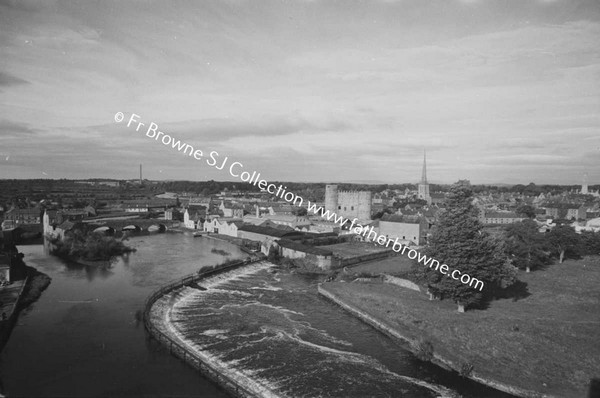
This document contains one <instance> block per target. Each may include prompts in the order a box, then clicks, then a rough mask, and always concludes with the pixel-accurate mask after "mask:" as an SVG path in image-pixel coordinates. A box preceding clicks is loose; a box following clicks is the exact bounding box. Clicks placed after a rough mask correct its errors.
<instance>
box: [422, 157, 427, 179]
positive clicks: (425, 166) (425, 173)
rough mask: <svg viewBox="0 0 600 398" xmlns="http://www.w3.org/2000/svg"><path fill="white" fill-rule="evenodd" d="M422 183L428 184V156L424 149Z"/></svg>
mask: <svg viewBox="0 0 600 398" xmlns="http://www.w3.org/2000/svg"><path fill="white" fill-rule="evenodd" d="M421 184H427V157H426V153H425V150H424V149H423V174H422V175H421Z"/></svg>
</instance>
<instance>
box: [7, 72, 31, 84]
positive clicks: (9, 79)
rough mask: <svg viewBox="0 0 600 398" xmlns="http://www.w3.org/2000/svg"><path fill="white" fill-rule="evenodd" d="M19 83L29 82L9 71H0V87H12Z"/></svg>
mask: <svg viewBox="0 0 600 398" xmlns="http://www.w3.org/2000/svg"><path fill="white" fill-rule="evenodd" d="M21 84H29V82H28V81H27V80H24V79H21V78H20V77H17V76H13V75H11V74H9V73H6V72H2V71H0V87H1V86H5V87H12V86H18V85H21Z"/></svg>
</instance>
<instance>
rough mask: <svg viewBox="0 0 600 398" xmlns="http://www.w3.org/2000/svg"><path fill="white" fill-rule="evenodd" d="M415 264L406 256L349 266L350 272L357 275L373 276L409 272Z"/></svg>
mask: <svg viewBox="0 0 600 398" xmlns="http://www.w3.org/2000/svg"><path fill="white" fill-rule="evenodd" d="M413 263H414V260H411V259H409V258H408V257H406V256H402V255H400V256H394V257H388V258H383V259H381V260H375V261H369V262H366V263H360V264H358V265H353V266H349V267H348V271H350V272H353V273H357V274H359V273H371V274H373V275H380V274H389V275H394V274H398V273H403V272H407V271H409V270H410V268H411V266H412V264H413Z"/></svg>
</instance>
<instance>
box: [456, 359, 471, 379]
mask: <svg viewBox="0 0 600 398" xmlns="http://www.w3.org/2000/svg"><path fill="white" fill-rule="evenodd" d="M472 372H473V364H472V363H471V362H463V363H462V364H461V365H460V370H459V373H460V375H461V376H462V377H469V376H470V375H471V373H472Z"/></svg>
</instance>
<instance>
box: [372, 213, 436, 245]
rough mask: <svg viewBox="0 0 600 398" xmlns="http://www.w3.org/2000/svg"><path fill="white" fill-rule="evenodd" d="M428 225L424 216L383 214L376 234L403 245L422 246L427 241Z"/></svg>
mask: <svg viewBox="0 0 600 398" xmlns="http://www.w3.org/2000/svg"><path fill="white" fill-rule="evenodd" d="M428 230H429V223H428V221H427V218H426V217H424V216H407V215H397V214H385V215H384V216H383V217H382V218H381V220H379V227H378V233H379V235H382V236H385V237H386V238H387V239H389V238H391V239H394V240H395V239H396V238H397V239H398V241H399V242H401V243H403V244H414V245H418V246H420V245H422V244H424V243H425V240H426V239H427V232H428Z"/></svg>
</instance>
